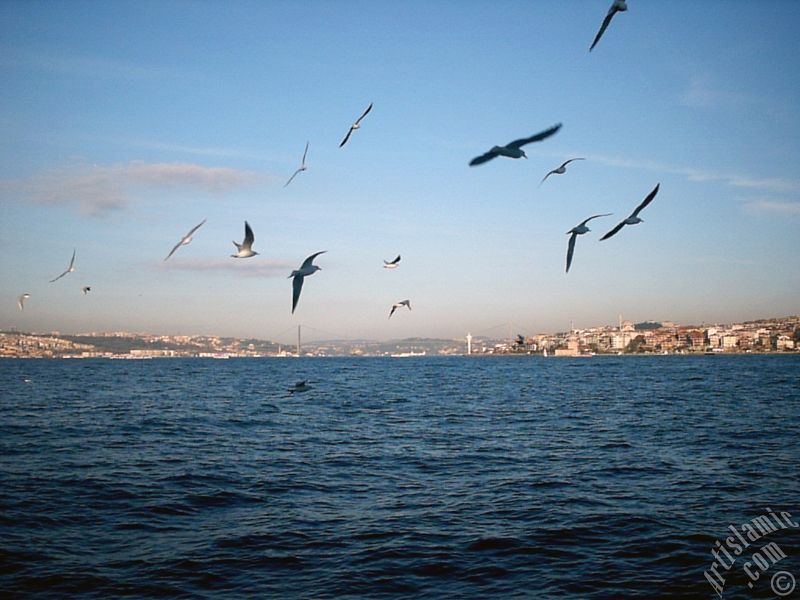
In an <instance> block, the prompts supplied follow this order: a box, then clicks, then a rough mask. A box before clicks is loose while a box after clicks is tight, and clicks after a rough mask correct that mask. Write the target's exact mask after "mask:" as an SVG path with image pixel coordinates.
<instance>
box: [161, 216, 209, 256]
mask: <svg viewBox="0 0 800 600" xmlns="http://www.w3.org/2000/svg"><path fill="white" fill-rule="evenodd" d="M205 222H206V220H205V219H203V220H202V221H200V223H198V224H197V225H195V226H194V227H192V228H191V229H190V230H189V233H187V234H186V235H185V236H183V237H182V238H181V241H180V242H178V243H177V244H175V247H174V248H173V249H172V250H170V251H169V254H167V258H169V257H170V256H172V255H173V254H174V253H175V250H177V249H178V248H180V247H181V246H186V245H187V244H188V243H189V242H191V241H192V235H194V232H195V231H197V230H198V229H200V227H201V226H202V225H203V223H205ZM167 258H165V259H164V260H167Z"/></svg>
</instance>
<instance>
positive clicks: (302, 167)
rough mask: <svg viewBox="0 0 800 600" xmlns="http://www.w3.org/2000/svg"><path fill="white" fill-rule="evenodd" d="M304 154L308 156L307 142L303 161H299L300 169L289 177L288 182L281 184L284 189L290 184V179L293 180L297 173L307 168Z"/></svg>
mask: <svg viewBox="0 0 800 600" xmlns="http://www.w3.org/2000/svg"><path fill="white" fill-rule="evenodd" d="M306 154H308V142H306V149H305V151H304V152H303V160H302V161H300V167H299V168H298V169H297V170H296V171H295V172H294V173H293V174H292V176H291V177H289V181H287V182H286V183H285V184H283V187H286V186H287V185H289V184H290V183H292V179H294V178H295V175H297V174H298V173H302V172H303V171H305V170H306V169H308V167H307V166H306Z"/></svg>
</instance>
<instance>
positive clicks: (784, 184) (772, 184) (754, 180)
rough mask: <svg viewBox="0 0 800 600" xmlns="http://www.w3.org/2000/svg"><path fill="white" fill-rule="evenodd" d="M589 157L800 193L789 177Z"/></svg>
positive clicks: (799, 184)
mask: <svg viewBox="0 0 800 600" xmlns="http://www.w3.org/2000/svg"><path fill="white" fill-rule="evenodd" d="M587 158H589V159H591V160H593V161H596V162H599V163H601V164H604V165H608V166H612V167H622V168H626V169H644V170H648V171H657V172H660V173H669V174H671V175H682V176H683V177H685V178H686V179H688V180H689V181H716V182H720V183H724V184H726V185H730V186H733V187H738V188H750V189H758V190H762V191H766V192H775V193H781V194H793V193H800V180H799V179H790V178H787V177H762V178H759V177H751V176H749V175H739V174H731V173H716V172H713V171H706V170H704V169H698V168H696V167H685V166H680V165H671V164H668V163H660V162H656V161H648V160H630V159H625V158H616V157H610V156H602V155H587Z"/></svg>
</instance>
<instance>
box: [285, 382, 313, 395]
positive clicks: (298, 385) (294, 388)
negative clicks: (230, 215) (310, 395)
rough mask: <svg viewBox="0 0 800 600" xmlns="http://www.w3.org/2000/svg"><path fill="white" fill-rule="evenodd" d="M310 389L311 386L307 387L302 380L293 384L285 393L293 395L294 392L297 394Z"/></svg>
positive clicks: (306, 383)
mask: <svg viewBox="0 0 800 600" xmlns="http://www.w3.org/2000/svg"><path fill="white" fill-rule="evenodd" d="M310 389H311V386H310V385H308V382H307V381H305V380H304V381H298V382H297V383H295V384H294V386H292V387H290V388H289V389H288V390H286V391H287V392H289V393H290V394H294V393H295V392H297V393H302V392H307V391H308V390H310Z"/></svg>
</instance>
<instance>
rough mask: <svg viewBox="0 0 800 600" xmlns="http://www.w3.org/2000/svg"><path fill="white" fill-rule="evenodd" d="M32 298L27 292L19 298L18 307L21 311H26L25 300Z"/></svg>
mask: <svg viewBox="0 0 800 600" xmlns="http://www.w3.org/2000/svg"><path fill="white" fill-rule="evenodd" d="M30 297H31V295H30V294H28V293H27V292H26V293H24V294H22V295H21V296H19V297H18V298H17V306H19V309H20V310H25V300H27V299H28V298H30Z"/></svg>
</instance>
